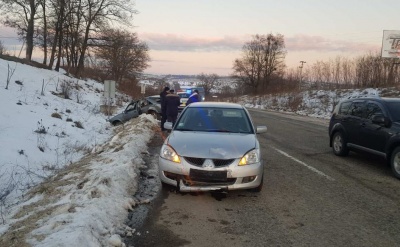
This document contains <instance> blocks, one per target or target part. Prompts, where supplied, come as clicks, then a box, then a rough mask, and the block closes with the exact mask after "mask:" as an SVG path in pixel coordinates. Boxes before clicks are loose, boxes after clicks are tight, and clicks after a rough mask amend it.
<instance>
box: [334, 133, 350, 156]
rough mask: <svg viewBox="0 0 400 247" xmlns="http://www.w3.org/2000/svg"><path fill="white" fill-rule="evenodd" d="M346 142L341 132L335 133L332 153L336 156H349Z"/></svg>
mask: <svg viewBox="0 0 400 247" xmlns="http://www.w3.org/2000/svg"><path fill="white" fill-rule="evenodd" d="M346 144H347V143H346V141H345V139H344V136H343V133H342V132H336V133H335V134H334V135H333V138H332V149H333V153H334V154H335V155H338V156H346V155H347V154H349V149H348V148H347V145H346Z"/></svg>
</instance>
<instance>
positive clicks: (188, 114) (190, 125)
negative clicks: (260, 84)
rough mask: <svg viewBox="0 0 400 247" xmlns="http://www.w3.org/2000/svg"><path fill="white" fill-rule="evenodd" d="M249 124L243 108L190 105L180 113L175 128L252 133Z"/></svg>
mask: <svg viewBox="0 0 400 247" xmlns="http://www.w3.org/2000/svg"><path fill="white" fill-rule="evenodd" d="M251 126H252V125H251V122H250V119H249V117H248V115H247V113H246V111H245V110H243V109H236V108H216V107H201V108H200V107H191V108H188V109H186V111H184V113H182V116H181V117H180V118H179V120H178V122H177V124H176V125H175V130H181V131H205V132H230V133H246V134H253V133H254V130H253V128H252V127H251Z"/></svg>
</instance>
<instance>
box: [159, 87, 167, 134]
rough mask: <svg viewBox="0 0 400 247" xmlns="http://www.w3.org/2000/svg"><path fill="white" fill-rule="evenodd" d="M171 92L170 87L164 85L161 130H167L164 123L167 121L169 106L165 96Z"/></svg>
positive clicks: (161, 96) (161, 97)
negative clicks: (166, 103)
mask: <svg viewBox="0 0 400 247" xmlns="http://www.w3.org/2000/svg"><path fill="white" fill-rule="evenodd" d="M168 92H169V87H164V89H163V91H162V92H161V93H160V101H161V131H165V130H166V129H165V128H164V123H165V122H166V121H167V107H166V105H165V97H166V96H167V94H168Z"/></svg>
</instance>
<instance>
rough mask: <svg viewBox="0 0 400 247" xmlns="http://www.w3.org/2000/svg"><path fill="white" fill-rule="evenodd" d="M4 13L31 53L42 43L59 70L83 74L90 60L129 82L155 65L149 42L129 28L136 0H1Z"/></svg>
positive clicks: (113, 76) (104, 75)
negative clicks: (151, 65) (150, 63)
mask: <svg viewBox="0 0 400 247" xmlns="http://www.w3.org/2000/svg"><path fill="white" fill-rule="evenodd" d="M0 13H1V21H2V22H3V23H4V24H5V25H6V26H9V27H13V28H15V29H16V30H17V33H18V35H19V37H20V39H21V40H22V41H23V43H24V45H25V47H26V48H25V59H26V60H28V61H30V60H32V54H33V49H34V47H38V48H40V49H41V50H42V51H43V60H42V63H43V64H44V65H46V66H47V67H48V68H51V69H52V68H54V69H55V70H56V71H59V69H60V67H63V68H65V69H66V70H67V71H68V72H69V73H72V74H74V75H75V76H77V77H82V76H83V72H84V69H85V65H86V66H88V65H90V66H92V67H94V68H97V70H98V71H100V72H101V73H100V74H99V73H95V74H97V75H100V76H101V77H102V79H113V80H116V81H117V82H123V80H124V78H132V77H134V75H135V74H137V73H140V72H142V71H143V70H144V69H146V68H147V67H148V66H149V65H148V62H149V60H150V58H149V55H148V47H147V45H146V43H144V42H141V41H140V40H139V38H138V37H137V35H136V33H133V32H130V31H127V30H125V28H126V29H127V28H130V27H132V25H133V23H132V22H133V15H134V14H136V13H137V11H136V9H135V8H134V1H133V0H0Z"/></svg>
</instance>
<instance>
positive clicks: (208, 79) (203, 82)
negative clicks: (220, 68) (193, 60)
mask: <svg viewBox="0 0 400 247" xmlns="http://www.w3.org/2000/svg"><path fill="white" fill-rule="evenodd" d="M197 78H198V79H199V80H200V84H199V86H201V87H203V88H204V93H205V94H206V95H210V93H211V90H215V89H216V88H217V87H219V86H220V85H221V82H220V81H219V76H218V75H217V74H204V73H201V74H200V75H198V76H197Z"/></svg>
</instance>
